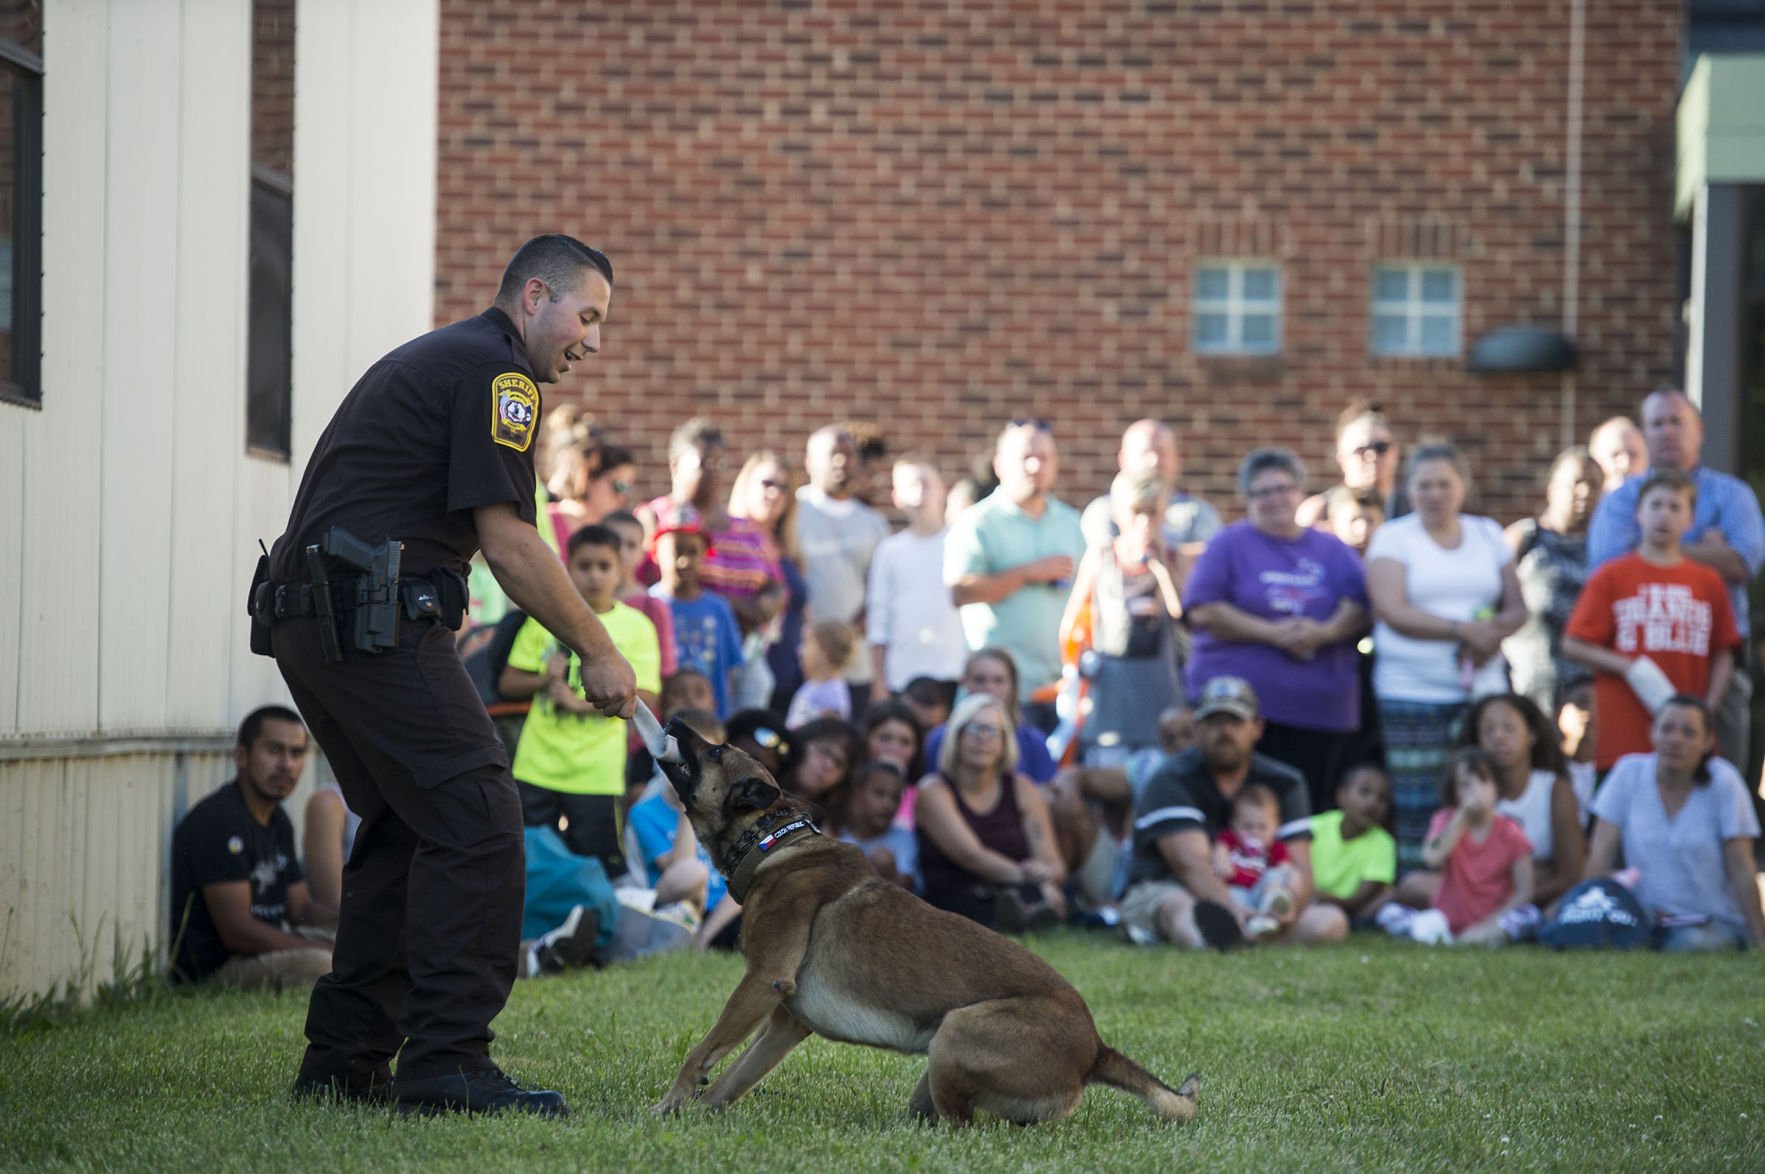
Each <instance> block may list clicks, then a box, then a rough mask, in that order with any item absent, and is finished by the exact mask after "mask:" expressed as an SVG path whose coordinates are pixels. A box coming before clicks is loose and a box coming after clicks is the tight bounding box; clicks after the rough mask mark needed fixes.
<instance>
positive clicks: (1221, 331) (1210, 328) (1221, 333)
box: [1195, 314, 1226, 348]
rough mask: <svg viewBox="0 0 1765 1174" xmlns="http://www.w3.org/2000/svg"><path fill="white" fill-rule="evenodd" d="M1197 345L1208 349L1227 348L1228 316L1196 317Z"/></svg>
mask: <svg viewBox="0 0 1765 1174" xmlns="http://www.w3.org/2000/svg"><path fill="white" fill-rule="evenodd" d="M1195 345H1196V346H1199V347H1208V348H1218V347H1222V346H1225V345H1226V316H1225V315H1224V314H1197V315H1195Z"/></svg>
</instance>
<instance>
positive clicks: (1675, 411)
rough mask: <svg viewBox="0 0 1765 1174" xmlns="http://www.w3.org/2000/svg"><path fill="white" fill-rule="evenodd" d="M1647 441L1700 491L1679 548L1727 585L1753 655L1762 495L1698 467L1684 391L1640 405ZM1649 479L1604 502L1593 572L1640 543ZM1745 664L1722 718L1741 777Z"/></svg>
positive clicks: (1590, 561) (1763, 539) (1725, 751)
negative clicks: (1640, 507)
mask: <svg viewBox="0 0 1765 1174" xmlns="http://www.w3.org/2000/svg"><path fill="white" fill-rule="evenodd" d="M1642 434H1643V440H1644V441H1645V443H1647V445H1648V450H1649V463H1650V465H1651V466H1652V467H1655V468H1670V469H1678V470H1679V471H1680V472H1682V473H1684V474H1685V475H1686V476H1688V477H1690V478H1691V479H1692V482H1693V483H1694V484H1695V485H1696V486H1697V490H1698V500H1697V506H1696V509H1695V511H1694V512H1693V514H1692V523H1691V529H1690V530H1688V531H1686V534H1685V542H1684V545H1683V546H1682V547H1681V549H1682V550H1683V552H1684V553H1685V555H1686V556H1687V557H1688V558H1691V559H1694V560H1696V561H1697V562H1700V563H1703V564H1704V565H1706V566H1708V567H1710V568H1712V569H1713V570H1715V572H1716V573H1717V574H1719V575H1721V576H1722V580H1723V582H1725V583H1727V584H1728V594H1729V599H1730V601H1731V602H1732V603H1733V605H1734V621H1735V625H1736V626H1737V627H1739V628H1740V634H1741V645H1742V647H1743V649H1750V648H1751V637H1750V635H1749V633H1750V632H1751V630H1752V627H1751V624H1750V623H1749V619H1750V617H1749V616H1748V614H1747V586H1748V584H1750V583H1751V582H1752V580H1753V576H1755V575H1757V574H1758V573H1759V567H1760V565H1761V564H1762V563H1765V516H1762V515H1761V513H1760V510H1759V498H1758V496H1757V495H1756V494H1754V492H1753V490H1752V487H1751V486H1749V485H1748V484H1747V483H1746V482H1745V481H1742V480H1741V479H1740V478H1738V477H1730V476H1729V475H1728V474H1726V473H1718V472H1716V471H1715V470H1714V469H1707V468H1705V467H1704V466H1703V465H1701V464H1700V463H1699V456H1700V453H1701V452H1702V450H1703V447H1704V420H1703V417H1702V416H1701V415H1699V413H1698V409H1697V407H1696V405H1694V404H1693V403H1692V402H1691V400H1690V399H1688V398H1686V394H1685V393H1684V392H1683V391H1678V390H1676V389H1672V388H1667V389H1663V390H1661V391H1657V392H1654V393H1652V394H1651V395H1650V396H1649V397H1648V398H1647V399H1645V400H1643V401H1642ZM1643 480H1644V478H1643V477H1640V476H1637V477H1631V478H1630V479H1629V480H1627V481H1625V482H1624V484H1622V485H1620V486H1619V487H1618V488H1617V489H1614V490H1613V491H1612V492H1610V493H1608V494H1606V495H1605V496H1604V497H1602V498H1601V499H1600V504H1599V507H1598V508H1597V509H1596V510H1595V511H1594V515H1593V522H1592V523H1591V524H1590V525H1589V527H1588V531H1587V566H1588V569H1589V570H1592V569H1593V568H1595V567H1597V566H1599V565H1600V564H1601V563H1604V562H1609V561H1611V560H1612V559H1615V558H1617V557H1618V556H1619V555H1622V554H1626V553H1628V552H1629V551H1630V550H1632V549H1634V548H1635V546H1636V544H1637V543H1638V542H1639V541H1640V540H1641V538H1642V530H1641V527H1640V526H1639V525H1638V523H1637V520H1636V495H1637V491H1638V490H1639V489H1641V488H1642V482H1643ZM1746 659H1747V658H1746V655H1745V653H1743V655H1742V657H1741V658H1740V659H1739V660H1737V661H1736V663H1735V666H1734V679H1733V681H1732V682H1731V683H1730V684H1729V686H1728V692H1727V693H1726V694H1724V695H1723V698H1722V705H1721V708H1720V710H1719V711H1718V712H1717V715H1716V739H1717V742H1718V744H1719V745H1720V747H1721V751H1722V757H1724V758H1726V759H1728V761H1730V762H1733V763H1736V764H1737V765H1739V766H1740V768H1741V769H1742V770H1745V769H1746V765H1747V749H1748V746H1747V742H1748V733H1749V731H1748V711H1749V704H1750V703H1751V701H1752V697H1753V682H1752V678H1751V676H1750V675H1749V674H1748V672H1747V668H1746V663H1745V662H1746Z"/></svg>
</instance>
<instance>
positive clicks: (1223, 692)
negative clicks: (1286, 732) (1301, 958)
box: [1121, 677, 1348, 949]
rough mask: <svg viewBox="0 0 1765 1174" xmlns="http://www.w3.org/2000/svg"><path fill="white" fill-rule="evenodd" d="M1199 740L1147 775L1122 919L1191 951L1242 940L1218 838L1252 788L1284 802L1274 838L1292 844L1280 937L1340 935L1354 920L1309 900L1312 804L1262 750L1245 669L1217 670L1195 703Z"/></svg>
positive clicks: (1140, 932)
mask: <svg viewBox="0 0 1765 1174" xmlns="http://www.w3.org/2000/svg"><path fill="white" fill-rule="evenodd" d="M1195 720H1196V724H1197V727H1198V731H1199V738H1198V741H1197V744H1196V745H1195V746H1193V747H1191V748H1190V749H1188V750H1184V751H1182V752H1181V753H1178V754H1174V755H1172V756H1171V757H1169V758H1167V759H1165V760H1164V762H1163V763H1162V764H1161V765H1160V766H1159V768H1158V769H1157V770H1156V771H1155V772H1153V775H1152V777H1151V778H1150V779H1148V780H1147V782H1146V787H1145V790H1143V791H1142V792H1141V794H1140V798H1139V801H1138V803H1137V804H1136V805H1135V809H1134V846H1133V856H1132V859H1131V861H1130V864H1129V868H1128V890H1127V893H1126V894H1125V895H1124V896H1123V898H1122V902H1121V917H1122V924H1123V926H1125V927H1126V929H1127V931H1128V934H1129V936H1130V937H1132V938H1133V939H1134V940H1135V941H1138V942H1143V943H1151V942H1171V943H1174V944H1176V945H1179V946H1185V947H1187V948H1189V949H1200V948H1202V947H1204V946H1214V947H1217V948H1220V949H1224V948H1226V947H1228V946H1231V945H1235V944H1236V943H1238V942H1240V941H1242V940H1243V938H1244V925H1243V923H1244V920H1245V919H1246V917H1247V913H1246V911H1245V910H1242V909H1236V908H1234V906H1233V903H1232V900H1231V897H1230V894H1229V893H1228V892H1227V890H1226V882H1225V881H1224V880H1223V879H1222V878H1221V877H1220V876H1218V875H1217V874H1216V873H1215V871H1214V867H1213V841H1214V839H1215V838H1216V837H1217V836H1218V835H1219V834H1220V832H1221V831H1222V830H1223V829H1224V828H1226V827H1227V825H1228V823H1229V822H1230V820H1231V814H1232V803H1233V800H1234V799H1236V798H1237V796H1238V794H1239V793H1240V792H1241V791H1243V790H1244V789H1245V788H1247V787H1250V786H1253V785H1258V784H1260V785H1261V786H1264V787H1267V788H1268V789H1269V790H1270V791H1273V792H1274V794H1275V796H1276V798H1277V800H1278V801H1279V805H1280V820H1279V823H1278V825H1277V828H1276V831H1275V839H1277V840H1278V841H1280V842H1281V843H1282V844H1283V845H1284V846H1285V847H1286V850H1287V855H1288V859H1289V867H1290V869H1291V872H1292V874H1293V878H1294V879H1293V882H1292V883H1291V885H1290V888H1291V897H1292V901H1291V905H1290V907H1289V908H1287V909H1286V910H1284V911H1281V912H1277V913H1274V917H1275V920H1276V921H1277V923H1278V929H1277V930H1276V932H1275V933H1274V934H1273V935H1270V936H1272V937H1275V938H1281V939H1287V940H1292V941H1299V942H1316V941H1336V940H1339V939H1341V938H1342V937H1344V936H1345V935H1346V934H1347V933H1348V919H1347V918H1346V917H1345V916H1344V915H1343V913H1342V911H1341V910H1339V909H1336V908H1334V907H1332V906H1328V905H1312V904H1311V896H1312V883H1311V804H1310V800H1309V798H1308V797H1307V793H1306V785H1305V777H1304V776H1303V775H1301V774H1300V773H1299V772H1298V771H1296V770H1294V769H1293V768H1292V767H1290V766H1287V765H1286V764H1284V763H1280V762H1276V761H1275V760H1274V759H1272V758H1265V757H1264V756H1262V755H1260V754H1257V753H1256V752H1255V748H1256V742H1257V739H1258V738H1260V737H1261V736H1262V725H1263V723H1262V716H1261V714H1260V713H1259V712H1258V707H1257V700H1256V691H1255V690H1254V689H1252V688H1251V687H1250V682H1248V681H1246V680H1244V679H1243V678H1242V677H1214V678H1213V679H1212V680H1210V681H1208V682H1207V683H1206V684H1205V685H1203V686H1202V689H1201V697H1200V700H1199V701H1198V703H1197V704H1196V706H1195Z"/></svg>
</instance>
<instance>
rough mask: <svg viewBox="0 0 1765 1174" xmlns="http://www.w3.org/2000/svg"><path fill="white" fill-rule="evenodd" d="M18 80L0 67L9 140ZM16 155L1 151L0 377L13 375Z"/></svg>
mask: <svg viewBox="0 0 1765 1174" xmlns="http://www.w3.org/2000/svg"><path fill="white" fill-rule="evenodd" d="M19 81H20V78H19V74H18V73H17V72H16V71H15V70H13V69H11V68H4V69H0V129H4V130H5V131H6V137H7V140H8V143H9V144H10V142H11V140H12V139H13V137H14V136H15V135H17V134H18V133H19V131H18V116H19V109H18V102H17V101H16V98H17V95H18V93H19V90H20V88H21V87H20V84H19ZM16 155H17V152H15V151H13V150H10V149H8V150H3V151H0V205H3V206H4V209H5V210H6V211H5V212H3V213H0V233H4V234H5V239H4V240H0V250H3V252H4V257H3V259H0V303H3V304H4V308H3V309H0V379H8V380H11V379H15V378H16V373H15V372H14V371H13V369H12V352H13V341H14V340H13V327H14V325H15V323H14V320H13V311H12V306H13V263H12V241H13V232H14V229H15V228H16V227H18V217H17V214H16V213H15V212H13V211H12V209H13V208H14V206H15V204H16V202H17V197H18V176H17V175H16V174H14V172H13V163H14V159H15V157H16Z"/></svg>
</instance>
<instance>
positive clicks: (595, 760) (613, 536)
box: [500, 526, 662, 877]
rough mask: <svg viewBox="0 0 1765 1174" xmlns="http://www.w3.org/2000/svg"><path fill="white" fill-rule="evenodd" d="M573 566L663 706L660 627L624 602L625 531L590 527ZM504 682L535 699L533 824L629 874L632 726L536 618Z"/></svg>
mask: <svg viewBox="0 0 1765 1174" xmlns="http://www.w3.org/2000/svg"><path fill="white" fill-rule="evenodd" d="M565 567H566V569H567V570H568V571H569V574H570V581H571V582H572V583H574V584H575V585H576V589H577V590H578V591H579V592H581V593H582V598H583V601H584V602H586V603H587V604H588V606H589V607H590V608H591V609H592V610H593V611H594V613H595V615H596V616H598V617H599V618H600V621H601V624H602V626H604V627H605V628H606V629H607V635H608V636H609V637H611V638H612V641H613V646H614V647H615V648H617V649H618V650H619V652H620V654H621V655H623V656H624V657H625V659H626V660H628V661H630V662H631V667H632V670H633V671H634V672H635V673H636V674H637V690H638V696H639V697H640V698H642V699H643V701H644V704H646V705H649V706H651V707H652V708H653V707H654V706H655V704H656V693H657V692H658V691H659V690H660V689H661V687H662V682H661V672H660V663H661V652H660V648H659V645H658V643H657V640H656V629H655V625H653V624H651V623H650V621H649V620H648V619H647V618H646V617H645V616H644V615H643V613H641V612H639V611H637V610H636V609H635V608H632V607H628V606H627V605H625V604H623V603H620V602H619V601H618V600H617V599H616V598H615V596H616V594H617V592H618V589H619V583H620V579H621V574H622V572H621V566H620V560H619V535H618V534H617V533H615V532H614V531H612V530H610V529H608V528H607V527H605V526H584V527H582V528H581V529H580V530H578V531H576V532H575V533H574V534H572V535H570V538H569V541H568V543H567V544H566V549H565ZM500 685H501V688H502V691H503V693H504V695H505V696H508V697H532V698H533V699H534V700H533V708H532V710H531V711H530V712H529V713H528V715H527V721H526V724H525V725H523V726H522V728H521V739H520V741H519V743H518V744H517V745H516V747H515V761H514V774H515V785H516V786H517V787H518V788H519V789H520V792H521V815H522V820H523V822H524V823H525V824H526V825H527V826H528V827H551V828H554V829H556V830H557V831H558V832H559V833H560V834H561V835H562V836H563V838H564V843H565V844H566V845H567V846H568V847H569V849H570V850H571V851H572V852H574V853H576V854H577V855H579V856H592V857H595V858H597V859H599V860H600V861H601V863H602V864H603V865H605V867H606V870H607V875H608V876H610V877H616V876H620V875H622V874H623V873H624V872H625V871H626V864H625V857H624V853H623V851H622V850H621V848H620V843H621V839H620V837H621V835H622V833H623V831H624V826H625V820H624V799H625V754H626V729H625V723H624V722H623V721H621V720H620V719H618V718H610V717H603V716H601V715H600V714H599V713H598V712H597V711H596V710H595V708H594V707H593V706H591V705H589V704H588V702H587V701H585V700H583V697H582V664H581V661H580V660H579V659H578V658H577V656H576V654H575V653H573V652H571V651H570V650H569V649H567V648H565V647H563V646H562V645H561V644H559V643H558V641H557V639H556V638H555V637H553V636H552V634H551V633H550V632H548V631H546V630H545V629H544V628H543V627H541V626H540V624H539V622H538V621H537V620H534V619H528V620H527V622H526V623H524V624H523V625H521V630H520V631H519V632H518V633H516V635H515V644H514V647H513V648H511V649H510V650H509V662H508V665H507V667H506V668H504V669H503V674H502V680H501V682H500Z"/></svg>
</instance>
